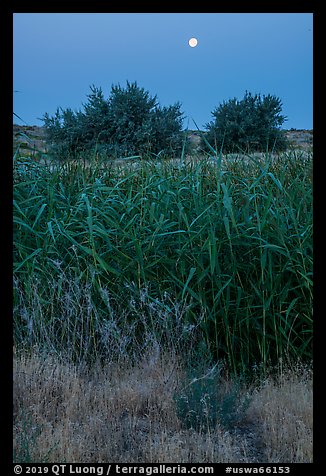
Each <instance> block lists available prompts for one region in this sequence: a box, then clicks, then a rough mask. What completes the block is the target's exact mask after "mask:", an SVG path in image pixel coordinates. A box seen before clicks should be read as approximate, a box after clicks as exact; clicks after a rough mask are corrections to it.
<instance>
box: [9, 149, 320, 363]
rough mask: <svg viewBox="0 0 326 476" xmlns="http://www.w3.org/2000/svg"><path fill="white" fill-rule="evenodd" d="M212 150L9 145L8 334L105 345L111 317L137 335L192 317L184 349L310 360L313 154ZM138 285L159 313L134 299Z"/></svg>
mask: <svg viewBox="0 0 326 476" xmlns="http://www.w3.org/2000/svg"><path fill="white" fill-rule="evenodd" d="M217 159H218V160H214V161H212V160H203V159H201V160H200V161H198V162H195V161H179V162H176V161H163V162H160V163H156V162H155V161H141V162H138V163H135V164H132V166H129V165H128V162H126V163H125V164H123V165H121V164H119V163H118V164H114V165H112V163H111V164H110V163H105V162H103V163H99V162H97V161H95V160H94V161H93V162H92V163H91V164H90V165H87V164H86V165H84V164H83V163H82V162H77V163H76V162H69V163H68V164H51V168H50V167H48V166H46V165H43V166H42V165H41V164H39V163H37V162H36V161H33V160H24V159H23V158H20V157H16V158H15V161H14V216H13V223H14V252H13V258H14V259H13V261H14V280H15V281H14V282H15V292H14V338H15V344H16V346H17V347H19V345H21V344H22V343H23V344H25V343H26V345H27V344H28V345H29V346H33V345H40V346H42V347H44V346H45V345H49V346H50V347H51V346H53V347H54V348H55V349H61V350H62V349H63V348H69V349H76V353H77V355H85V356H87V358H90V357H91V356H92V355H95V356H96V353H99V354H101V355H103V356H104V358H105V357H106V355H105V352H106V351H107V352H109V351H110V340H109V339H108V337H107V336H108V335H111V334H112V332H113V330H114V332H115V331H116V332H117V334H118V333H120V335H121V336H122V337H127V336H128V335H129V336H130V335H131V334H132V333H134V334H135V335H136V334H137V338H138V339H139V340H138V342H142V339H143V338H144V337H143V336H144V329H146V325H147V323H148V322H151V323H152V324H151V326H152V329H160V325H159V324H158V322H161V321H162V322H161V323H162V325H163V322H164V326H166V329H174V330H175V332H174V333H171V335H172V336H176V335H177V334H176V333H177V330H176V329H179V330H180V329H181V330H180V331H178V332H179V337H180V336H181V333H182V332H186V329H190V328H192V329H193V334H192V336H193V340H192V345H193V348H194V349H195V348H196V350H198V352H199V353H202V354H206V355H208V356H212V357H213V358H214V359H215V358H216V359H226V360H227V363H228V365H229V367H230V368H232V369H241V370H243V369H248V368H252V367H253V366H255V365H256V366H260V365H262V366H264V367H265V366H268V365H269V364H270V363H276V362H278V360H279V359H280V358H286V357H287V356H289V358H294V359H296V358H303V359H304V358H308V359H310V358H311V340H312V183H311V179H312V177H311V167H312V156H311V154H305V153H296V152H295V151H290V152H289V153H284V154H280V155H278V156H276V157H272V156H268V155H266V156H265V157H261V158H260V159H258V158H257V157H255V156H253V157H251V156H247V157H246V159H245V160H239V161H233V162H228V163H224V162H221V157H220V158H217ZM143 289H146V290H147V294H146V296H147V298H146V301H147V302H149V304H150V303H152V304H155V303H158V302H159V303H165V305H164V306H163V305H162V306H161V307H160V309H161V311H162V312H163V314H164V316H165V317H164V319H161V320H160V317H159V312H157V313H155V312H154V311H153V312H149V309H150V308H149V305H148V306H147V307H146V309H145V310H144V307H142V306H143V304H142V294H141V290H143ZM103 293H105V295H107V299H106V298H105V299H104V298H103V296H104V294H103ZM167 296H169V297H167ZM170 300H171V302H172V303H174V304H173V305H171V309H170V310H169V302H170ZM132 301H133V302H135V303H136V304H135V305H131V302H132ZM177 305H179V306H180V307H181V308H182V309H183V310H184V311H183V312H182V318H181V317H180V319H179V317H177V314H176V312H175V309H176V308H177ZM155 306H156V304H155ZM137 310H138V312H137ZM145 311H146V312H145ZM117 316H125V320H123V322H122V321H121V322H120V324H119V325H117V319H118V318H117ZM156 316H157V317H156ZM145 317H146V318H147V321H146V323H144V324H143V323H142V320H141V319H143V318H145ZM156 321H157V322H156ZM145 324H146V325H145ZM132 329H134V331H133V330H132ZM182 329H183V330H182ZM129 330H130V332H129ZM111 331H112V332H111ZM160 332H161V331H160ZM164 332H165V331H164ZM110 333H111V334H110ZM162 333H163V330H162ZM122 337H121V338H122ZM176 339H177V337H176ZM134 342H135V341H134ZM103 349H104V350H103Z"/></svg>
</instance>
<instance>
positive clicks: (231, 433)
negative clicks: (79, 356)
mask: <svg viewBox="0 0 326 476" xmlns="http://www.w3.org/2000/svg"><path fill="white" fill-rule="evenodd" d="M187 375H188V374H187V372H186V371H185V366H184V363H183V362H182V360H181V359H180V358H179V357H177V356H176V355H173V354H169V355H167V354H166V355H164V354H162V353H160V351H159V349H157V348H156V349H153V350H152V352H149V353H148V354H147V355H144V357H143V359H142V360H140V361H139V362H138V363H137V364H136V365H131V364H130V363H126V362H125V363H123V362H120V363H113V362H108V364H107V365H106V366H104V367H103V366H101V365H99V364H97V365H94V366H92V367H91V368H87V367H86V366H83V365H81V364H79V365H76V364H72V363H69V362H67V361H66V362H65V361H62V360H60V358H58V357H55V356H48V357H42V356H41V355H40V354H37V353H34V354H33V355H30V356H17V355H15V357H14V450H15V454H14V459H15V461H16V462H58V461H60V462H69V463H73V462H76V463H78V462H79V463H95V462H97V463H101V462H108V461H114V462H117V463H118V462H123V463H134V462H141V463H176V462H178V463H188V462H192V463H219V462H230V463H231V462H232V463H236V462H242V463H250V462H287V463H289V462H311V461H312V436H311V435H312V382H311V379H312V377H311V374H310V373H309V372H308V371H306V370H304V371H302V370H300V369H297V370H296V371H294V370H292V371H291V372H288V373H283V374H281V375H279V376H278V377H277V378H272V377H270V378H268V379H266V380H265V381H264V382H263V383H261V385H260V386H255V388H249V387H248V386H242V387H241V392H240V395H239V399H238V400H237V401H238V402H239V401H241V399H242V398H243V397H244V396H247V395H248V394H250V400H249V406H248V407H247V408H246V409H245V410H243V411H242V413H241V414H240V415H239V418H237V423H236V424H234V425H232V426H230V427H225V426H223V425H222V423H221V422H217V423H215V424H214V425H212V426H210V427H209V428H206V429H204V428H202V429H200V428H199V429H198V428H196V429H194V428H187V427H186V426H185V425H184V421H182V418H179V416H180V414H178V411H177V406H176V400H175V395H176V393H178V392H181V391H182V389H184V388H185V387H186V386H187V385H188V387H189V384H190V380H189V376H188V377H187ZM187 378H188V381H187ZM216 385H218V386H219V391H221V392H222V393H223V392H224V394H227V393H228V391H229V389H230V387H231V386H232V382H231V381H230V380H229V379H227V378H225V377H224V378H222V377H219V378H217V379H216ZM233 411H234V408H233Z"/></svg>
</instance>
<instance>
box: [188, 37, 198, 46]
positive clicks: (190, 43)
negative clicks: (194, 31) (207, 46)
mask: <svg viewBox="0 0 326 476" xmlns="http://www.w3.org/2000/svg"><path fill="white" fill-rule="evenodd" d="M188 43H189V46H191V48H195V46H197V43H198V40H197V38H190V40H189V41H188Z"/></svg>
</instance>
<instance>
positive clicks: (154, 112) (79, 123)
mask: <svg viewBox="0 0 326 476" xmlns="http://www.w3.org/2000/svg"><path fill="white" fill-rule="evenodd" d="M90 89H91V93H90V94H89V95H88V96H87V97H88V101H87V102H86V103H85V104H83V111H76V112H74V111H72V110H71V109H66V110H64V109H59V108H58V109H57V111H56V113H55V115H54V116H53V117H50V116H49V115H48V114H47V113H46V114H45V115H44V116H43V121H44V125H45V128H46V132H47V139H48V142H49V143H50V146H51V148H50V152H51V153H52V154H53V155H54V156H56V157H59V158H64V159H66V158H69V157H76V155H77V154H81V153H85V152H86V153H89V152H90V151H94V150H96V152H97V154H98V155H101V156H113V157H117V156H128V155H134V154H151V153H152V154H158V153H162V152H164V153H166V154H171V153H172V154H173V153H174V154H175V153H178V152H180V150H181V147H182V140H183V134H182V112H181V110H180V108H181V104H180V103H179V102H177V103H175V104H174V105H172V106H168V107H166V106H164V107H161V106H160V105H159V104H158V102H157V98H156V96H151V95H150V94H149V92H148V91H145V90H144V88H140V87H139V86H138V85H137V83H136V82H134V83H129V82H128V81H127V86H126V88H122V87H121V86H120V85H117V86H112V88H111V94H110V97H109V99H108V100H106V99H105V98H104V94H103V91H102V89H101V88H97V87H96V86H94V85H93V86H91V88H90Z"/></svg>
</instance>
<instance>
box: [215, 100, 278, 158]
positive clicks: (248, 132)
mask: <svg viewBox="0 0 326 476" xmlns="http://www.w3.org/2000/svg"><path fill="white" fill-rule="evenodd" d="M281 112H282V102H281V100H280V98H278V97H277V96H274V95H271V94H268V95H267V96H261V95H260V94H255V95H252V94H251V93H250V92H248V91H246V93H245V96H244V98H243V99H242V100H240V101H239V100H238V99H236V98H233V99H230V100H228V101H224V102H223V103H222V104H220V105H219V106H218V107H216V108H215V109H214V111H213V112H212V115H213V116H214V118H215V119H214V120H213V121H211V122H209V123H208V124H206V129H207V137H206V138H207V141H208V142H209V143H210V144H211V145H213V146H214V147H215V148H216V149H217V150H220V149H222V150H223V151H225V152H234V151H239V150H242V151H259V150H260V151H261V150H266V149H268V150H274V151H275V150H283V149H285V148H286V146H287V140H286V137H285V134H284V132H283V131H282V130H281V129H280V127H281V125H282V124H283V123H284V121H285V120H286V117H285V116H283V115H282V114H281Z"/></svg>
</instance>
